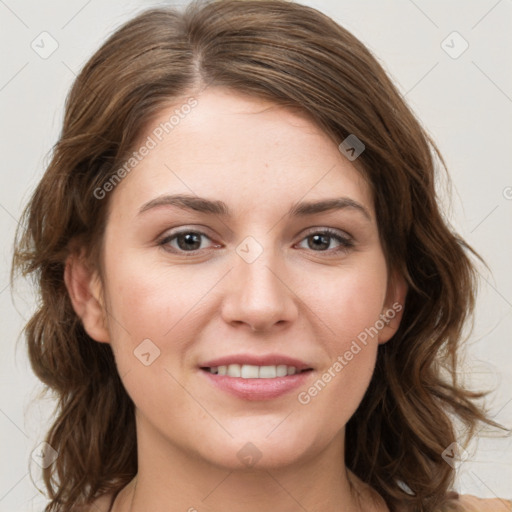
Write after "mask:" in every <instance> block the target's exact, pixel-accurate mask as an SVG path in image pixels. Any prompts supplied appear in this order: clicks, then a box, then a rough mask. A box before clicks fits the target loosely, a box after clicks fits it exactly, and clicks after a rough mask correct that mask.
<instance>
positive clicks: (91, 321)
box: [64, 252, 110, 343]
mask: <svg viewBox="0 0 512 512" xmlns="http://www.w3.org/2000/svg"><path fill="white" fill-rule="evenodd" d="M64 282H65V284H66V288H67V290H68V294H69V298H70V299H71V304H72V305H73V309H74V310H75V312H76V314H77V315H78V316H79V317H80V319H81V320H82V324H83V326H84V329H85V331H86V332H87V334H88V335H89V336H90V337H91V338H92V339H93V340H96V341H99V342H103V343H108V342H109V341H110V336H109V333H108V329H107V321H106V318H107V315H106V309H105V306H104V303H103V287H102V284H101V279H100V277H99V275H98V273H97V272H96V271H92V270H91V268H90V266H89V265H88V264H87V262H86V259H85V257H83V254H78V253H76V252H74V253H73V254H71V255H70V256H68V258H67V260H66V267H65V270H64Z"/></svg>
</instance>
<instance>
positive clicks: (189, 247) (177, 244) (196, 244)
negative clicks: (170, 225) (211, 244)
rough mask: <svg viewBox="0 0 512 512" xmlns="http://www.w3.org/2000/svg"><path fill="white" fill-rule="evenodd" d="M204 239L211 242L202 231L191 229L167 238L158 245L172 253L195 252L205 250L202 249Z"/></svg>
mask: <svg viewBox="0 0 512 512" xmlns="http://www.w3.org/2000/svg"><path fill="white" fill-rule="evenodd" d="M202 237H204V238H207V239H208V240H210V238H209V237H208V236H207V235H205V234H204V233H202V232H201V231H193V230H190V229H189V230H184V231H179V232H178V233H174V234H170V235H167V236H165V237H164V238H162V240H160V241H159V242H158V245H160V246H162V247H163V248H164V249H166V250H169V251H171V252H195V251H199V250H201V249H204V247H201V241H202Z"/></svg>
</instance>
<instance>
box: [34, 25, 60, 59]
mask: <svg viewBox="0 0 512 512" xmlns="http://www.w3.org/2000/svg"><path fill="white" fill-rule="evenodd" d="M30 47H31V48H32V50H34V51H35V52H36V53H37V54H38V55H39V57H41V59H47V58H48V57H50V55H52V54H53V53H54V52H55V50H57V48H58V47H59V43H58V42H57V40H56V39H55V38H54V37H53V36H52V35H51V34H49V33H48V32H46V31H44V32H41V33H40V34H39V35H38V36H37V37H36V38H35V39H34V40H33V41H32V42H31V43H30Z"/></svg>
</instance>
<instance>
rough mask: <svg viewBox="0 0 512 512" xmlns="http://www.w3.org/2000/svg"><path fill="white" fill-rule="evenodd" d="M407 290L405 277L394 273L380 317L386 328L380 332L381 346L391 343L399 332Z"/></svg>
mask: <svg viewBox="0 0 512 512" xmlns="http://www.w3.org/2000/svg"><path fill="white" fill-rule="evenodd" d="M407 289H408V286H407V283H406V281H405V279H404V277H403V276H402V275H400V274H398V272H394V273H393V274H392V275H391V278H390V280H389V282H388V289H387V293H386V300H385V303H384V309H383V310H382V314H381V315H380V318H381V320H382V321H383V322H384V327H383V328H382V329H381V330H380V331H379V344H382V343H386V342H387V341H389V340H390V339H391V338H392V337H393V336H394V335H395V333H396V331H397V330H398V327H399V326H400V322H401V321H402V316H403V312H404V308H405V298H406V295H407Z"/></svg>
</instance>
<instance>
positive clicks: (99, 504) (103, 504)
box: [83, 492, 115, 512]
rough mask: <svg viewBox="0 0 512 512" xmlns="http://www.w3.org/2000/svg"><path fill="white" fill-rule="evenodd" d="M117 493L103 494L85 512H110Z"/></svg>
mask: <svg viewBox="0 0 512 512" xmlns="http://www.w3.org/2000/svg"><path fill="white" fill-rule="evenodd" d="M114 497H115V493H113V492H111V493H108V494H103V495H102V496H100V497H99V498H97V499H96V500H95V501H93V502H92V504H91V505H89V506H88V507H87V508H84V510H83V512H110V510H111V506H112V501H113V500H114Z"/></svg>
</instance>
